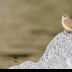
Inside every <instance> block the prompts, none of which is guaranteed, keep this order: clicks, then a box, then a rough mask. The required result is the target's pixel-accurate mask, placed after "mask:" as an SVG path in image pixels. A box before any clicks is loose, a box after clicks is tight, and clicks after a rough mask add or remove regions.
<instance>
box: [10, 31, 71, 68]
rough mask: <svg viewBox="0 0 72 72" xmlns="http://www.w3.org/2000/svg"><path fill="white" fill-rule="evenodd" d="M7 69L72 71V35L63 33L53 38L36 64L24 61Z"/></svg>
mask: <svg viewBox="0 0 72 72" xmlns="http://www.w3.org/2000/svg"><path fill="white" fill-rule="evenodd" d="M9 69H72V34H69V33H66V31H64V32H61V33H59V34H58V35H57V36H55V37H54V39H53V40H52V41H51V42H50V43H49V44H48V46H47V48H46V51H45V52H44V54H43V56H42V57H41V58H40V60H39V61H38V63H34V62H32V61H26V62H24V63H21V64H20V65H19V66H12V67H10V68H9Z"/></svg>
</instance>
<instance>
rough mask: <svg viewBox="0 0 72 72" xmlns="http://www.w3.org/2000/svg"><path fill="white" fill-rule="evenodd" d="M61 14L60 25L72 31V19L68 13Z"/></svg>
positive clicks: (67, 30)
mask: <svg viewBox="0 0 72 72" xmlns="http://www.w3.org/2000/svg"><path fill="white" fill-rule="evenodd" d="M59 15H61V16H62V20H61V23H62V26H63V27H64V29H65V30H66V32H68V33H72V20H71V19H70V16H69V15H68V14H59Z"/></svg>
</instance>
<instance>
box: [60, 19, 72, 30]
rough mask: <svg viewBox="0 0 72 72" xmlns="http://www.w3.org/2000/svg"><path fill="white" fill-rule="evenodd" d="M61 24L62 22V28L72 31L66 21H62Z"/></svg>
mask: <svg viewBox="0 0 72 72" xmlns="http://www.w3.org/2000/svg"><path fill="white" fill-rule="evenodd" d="M61 22H62V26H63V27H64V29H65V30H68V31H72V29H71V28H70V27H68V26H67V25H66V24H65V23H64V20H62V21H61Z"/></svg>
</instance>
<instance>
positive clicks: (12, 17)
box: [0, 0, 72, 69]
mask: <svg viewBox="0 0 72 72" xmlns="http://www.w3.org/2000/svg"><path fill="white" fill-rule="evenodd" d="M71 11H72V0H0V69H4V68H9V67H10V66H13V65H19V64H20V63H22V62H24V61H34V62H37V61H38V60H39V59H40V57H41V56H42V54H43V53H44V51H45V49H46V47H47V45H48V43H49V42H50V41H51V40H52V39H53V37H54V36H56V35H57V34H58V33H60V32H62V31H63V30H64V29H63V27H62V25H61V16H59V14H61V13H67V14H69V15H70V17H71V18H72V12H71ZM14 57H18V58H17V61H18V62H14V60H15V59H14Z"/></svg>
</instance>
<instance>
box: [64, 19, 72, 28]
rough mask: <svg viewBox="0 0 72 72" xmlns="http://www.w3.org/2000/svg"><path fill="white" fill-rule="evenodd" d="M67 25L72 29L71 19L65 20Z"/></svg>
mask: <svg viewBox="0 0 72 72" xmlns="http://www.w3.org/2000/svg"><path fill="white" fill-rule="evenodd" d="M64 23H65V25H67V26H68V27H70V28H71V29H72V20H71V19H66V20H64Z"/></svg>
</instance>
